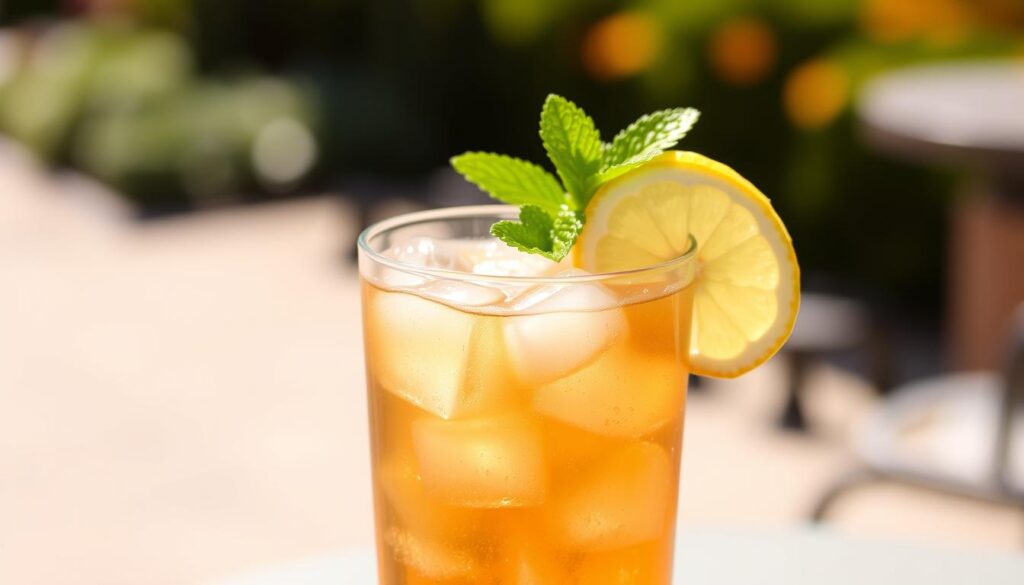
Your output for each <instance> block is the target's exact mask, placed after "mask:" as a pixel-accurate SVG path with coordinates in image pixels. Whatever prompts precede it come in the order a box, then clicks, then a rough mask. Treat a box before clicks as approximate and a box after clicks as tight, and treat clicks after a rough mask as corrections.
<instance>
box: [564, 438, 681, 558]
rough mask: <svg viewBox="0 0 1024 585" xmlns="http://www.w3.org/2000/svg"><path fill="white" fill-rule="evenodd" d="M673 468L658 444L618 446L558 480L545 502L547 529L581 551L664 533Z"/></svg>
mask: <svg viewBox="0 0 1024 585" xmlns="http://www.w3.org/2000/svg"><path fill="white" fill-rule="evenodd" d="M674 473H675V472H674V470H673V467H672V462H671V461H670V460H669V457H668V454H667V453H666V452H665V450H664V449H662V448H661V447H659V446H657V445H654V444H652V443H645V442H640V441H637V442H633V443H629V444H627V445H625V446H623V447H620V448H619V449H617V450H615V451H612V452H610V453H609V454H608V455H607V456H605V457H601V458H598V459H596V460H595V461H594V464H593V466H592V467H591V468H590V469H588V470H585V471H583V472H582V473H580V475H579V477H578V478H575V481H564V482H560V483H559V485H558V486H557V487H558V490H557V491H556V492H555V493H553V494H552V497H551V500H550V502H549V503H548V504H547V513H546V514H545V517H544V521H545V528H546V529H547V533H548V534H549V535H550V536H551V538H552V539H553V540H554V541H555V542H556V543H557V544H561V545H562V546H566V547H570V548H576V549H579V550H582V551H607V550H613V549H618V548H626V547H629V546H633V545H636V544H640V543H643V542H647V541H652V540H655V539H658V538H662V537H665V536H667V534H668V531H669V530H671V523H670V520H671V519H670V516H671V515H672V512H673V509H674V505H675V497H676V494H675V492H674V490H673V488H674V486H675V481H674V477H673V474H674Z"/></svg>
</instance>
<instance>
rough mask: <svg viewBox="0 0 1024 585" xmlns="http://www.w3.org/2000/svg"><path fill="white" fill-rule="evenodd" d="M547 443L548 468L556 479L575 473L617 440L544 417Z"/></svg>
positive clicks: (606, 450) (605, 451) (542, 423)
mask: <svg viewBox="0 0 1024 585" xmlns="http://www.w3.org/2000/svg"><path fill="white" fill-rule="evenodd" d="M541 427H542V428H543V431H544V445H546V446H547V461H548V469H549V470H550V473H551V475H552V477H553V480H552V481H554V482H558V481H559V479H560V478H561V476H563V475H571V476H575V475H576V474H578V473H579V472H580V470H581V469H584V468H586V467H587V466H589V464H590V463H591V461H593V460H594V459H595V458H597V457H600V456H601V455H603V454H605V453H607V452H608V450H609V449H611V448H613V447H614V446H615V440H614V439H610V438H608V437H603V436H601V435H596V434H594V433H591V432H590V431H586V430H584V429H581V428H579V427H575V426H572V425H568V424H565V423H563V422H560V421H558V420H555V419H552V418H544V419H542V421H541Z"/></svg>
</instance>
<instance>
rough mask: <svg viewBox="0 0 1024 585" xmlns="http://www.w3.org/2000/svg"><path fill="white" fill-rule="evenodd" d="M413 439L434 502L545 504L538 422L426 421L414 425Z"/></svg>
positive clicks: (509, 418)
mask: <svg viewBox="0 0 1024 585" xmlns="http://www.w3.org/2000/svg"><path fill="white" fill-rule="evenodd" d="M412 437H413V448H414V449H415V451H416V459H417V461H418V463H419V472H420V475H421V477H422V478H423V485H424V486H425V487H426V489H427V493H428V494H431V495H432V496H433V497H435V498H439V499H443V500H445V501H447V502H449V503H451V504H454V505H459V506H468V507H478V508H504V507H520V506H534V505H537V504H540V503H542V502H543V501H544V497H545V494H546V492H547V477H546V472H545V467H544V449H543V438H542V436H541V431H540V424H539V422H537V421H536V420H535V419H532V418H530V417H527V416H524V415H521V414H508V415H500V416H493V417H486V418H476V419H467V420H459V421H443V420H438V419H426V420H421V421H417V422H415V423H414V424H413V428H412Z"/></svg>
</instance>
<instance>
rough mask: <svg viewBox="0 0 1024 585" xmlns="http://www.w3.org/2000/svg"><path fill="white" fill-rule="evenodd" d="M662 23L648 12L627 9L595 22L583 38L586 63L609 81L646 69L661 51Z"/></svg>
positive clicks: (586, 66) (600, 76) (584, 62)
mask: <svg viewBox="0 0 1024 585" xmlns="http://www.w3.org/2000/svg"><path fill="white" fill-rule="evenodd" d="M661 46H662V29H661V26H660V25H659V24H658V22H657V21H655V20H654V19H653V18H651V16H650V15H648V14H646V13H644V12H637V11H624V12H619V13H616V14H613V15H611V16H608V17H607V18H605V19H603V20H601V21H599V22H597V23H596V24H594V25H593V26H592V27H591V28H590V30H588V31H587V33H586V35H585V36H584V38H583V45H582V47H581V51H582V60H583V67H584V68H585V69H586V70H587V72H588V73H589V74H590V75H591V76H592V77H594V78H596V79H602V80H606V81H610V80H615V79H622V78H625V77H630V76H633V75H636V74H637V73H641V72H643V71H645V70H646V69H647V68H648V67H650V66H651V64H652V63H653V62H654V60H655V59H656V58H657V56H658V53H659V52H660V51H661Z"/></svg>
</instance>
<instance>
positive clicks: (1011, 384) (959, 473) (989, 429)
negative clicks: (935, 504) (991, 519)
mask: <svg viewBox="0 0 1024 585" xmlns="http://www.w3.org/2000/svg"><path fill="white" fill-rule="evenodd" d="M1012 325H1013V327H1012V335H1011V337H1010V344H1009V351H1008V352H1007V355H1006V362H1005V365H1004V368H1003V370H1002V371H998V372H997V371H987V372H971V373H955V374H948V375H943V376H937V377H934V378H929V379H925V380H920V381H917V382H913V383H910V384H906V385H904V386H900V387H897V388H895V389H893V391H892V393H891V394H890V395H889V397H888V398H886V399H885V400H884V401H883V402H882V404H881V405H880V406H879V407H878V408H877V410H876V411H874V412H873V413H872V414H871V415H869V417H868V418H867V420H865V421H864V423H863V424H862V425H861V426H860V428H859V429H858V430H857V432H856V435H855V437H854V442H853V448H854V450H855V451H856V453H857V455H858V456H859V457H860V458H861V459H862V461H863V464H864V465H863V467H862V468H861V469H857V470H855V471H853V472H851V473H849V474H847V475H846V476H844V477H842V478H840V479H839V480H838V481H837V482H836V483H834V484H833V485H832V486H831V487H829V488H828V490H827V491H826V492H825V493H824V494H822V496H821V497H820V499H819V500H818V502H817V503H816V505H815V506H814V510H813V514H812V519H813V520H814V521H816V522H817V521H821V520H823V519H824V518H825V516H826V515H827V513H828V511H829V509H830V508H831V507H832V505H833V504H834V503H835V502H836V501H837V500H838V499H839V498H840V497H841V496H842V495H844V494H846V493H848V492H849V491H850V490H851V489H853V488H855V487H857V486H860V485H864V484H867V483H872V482H879V481H895V482H900V483H905V484H909V485H914V486H919V487H922V488H926V489H932V490H937V491H942V492H946V493H950V494H954V495H959V496H964V497H970V498H975V499H980V500H986V501H992V502H1000V503H1007V504H1012V505H1016V506H1021V507H1024V304H1021V305H1020V306H1019V307H1018V308H1017V311H1016V313H1015V314H1014V319H1013V320H1012Z"/></svg>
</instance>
